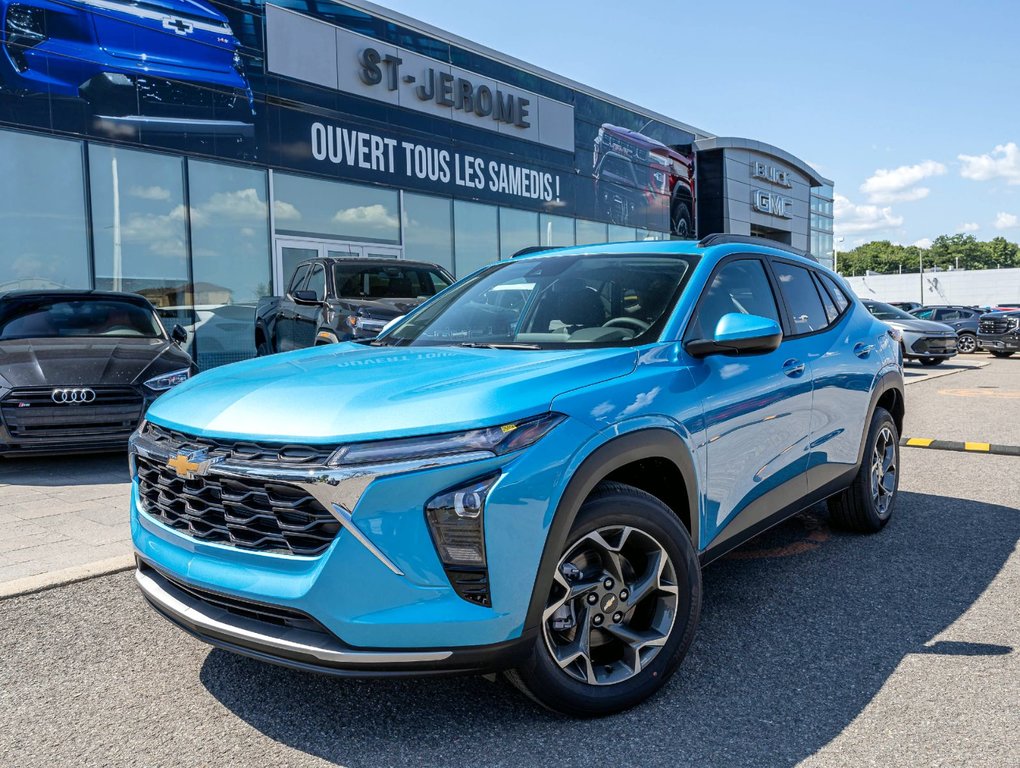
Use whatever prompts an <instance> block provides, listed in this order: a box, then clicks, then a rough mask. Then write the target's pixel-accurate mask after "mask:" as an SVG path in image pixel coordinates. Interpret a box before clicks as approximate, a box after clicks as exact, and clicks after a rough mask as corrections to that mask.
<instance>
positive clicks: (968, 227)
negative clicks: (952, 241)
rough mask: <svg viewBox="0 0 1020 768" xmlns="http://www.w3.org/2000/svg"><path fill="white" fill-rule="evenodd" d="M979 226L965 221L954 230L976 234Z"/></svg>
mask: <svg viewBox="0 0 1020 768" xmlns="http://www.w3.org/2000/svg"><path fill="white" fill-rule="evenodd" d="M979 229H981V226H980V225H979V224H978V223H977V222H976V221H965V222H964V223H963V224H961V225H960V226H958V227H957V228H956V231H957V232H977V231H978V230H979Z"/></svg>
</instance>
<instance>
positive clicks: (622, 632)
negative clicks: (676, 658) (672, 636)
mask: <svg viewBox="0 0 1020 768" xmlns="http://www.w3.org/2000/svg"><path fill="white" fill-rule="evenodd" d="M605 630H606V631H607V632H609V634H611V635H613V636H614V637H616V638H617V639H619V640H622V641H623V642H624V644H626V646H627V647H628V648H630V649H631V650H632V651H634V652H635V653H637V652H639V651H641V649H642V648H648V647H651V646H662V645H665V644H666V635H664V634H662V633H661V632H658V631H656V630H654V629H646V630H635V629H632V628H630V627H628V626H627V625H626V624H607V625H606V626H605Z"/></svg>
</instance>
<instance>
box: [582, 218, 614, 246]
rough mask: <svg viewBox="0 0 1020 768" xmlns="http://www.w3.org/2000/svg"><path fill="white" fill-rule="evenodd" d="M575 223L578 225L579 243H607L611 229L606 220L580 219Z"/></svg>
mask: <svg viewBox="0 0 1020 768" xmlns="http://www.w3.org/2000/svg"><path fill="white" fill-rule="evenodd" d="M575 224H576V226H577V244H578V245H594V244H597V243H605V242H607V241H608V239H609V230H608V228H607V226H606V224H605V223H604V222H601V221H588V220H587V219H578V220H577V221H576V222H575Z"/></svg>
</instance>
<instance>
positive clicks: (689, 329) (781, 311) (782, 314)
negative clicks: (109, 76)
mask: <svg viewBox="0 0 1020 768" xmlns="http://www.w3.org/2000/svg"><path fill="white" fill-rule="evenodd" d="M735 261H757V262H758V263H759V264H761V267H762V270H763V271H764V272H765V279H766V280H767V281H768V284H769V288H770V289H771V290H772V302H773V303H774V304H775V305H776V315H777V316H778V317H779V327H780V329H781V330H782V331H783V339H782V340H783V341H786V339H787V337H788V336H789V334H788V330H789V328H788V322H789V321H788V320H787V315H786V307H785V305H784V304H783V303H782V299H781V298H780V294H779V285H778V283H777V281H776V276H775V275H774V274H773V273H772V265H771V264H769V262H768V257H767V256H766V255H765V254H761V253H731V254H727V255H726V256H724V257H723V258H721V259H720V260H719V262H718V263H717V264H716V265H715V268H714V269H713V270H712V272H711V274H710V275H709V276H708V280H706V281H705V283H704V285H702V287H701V292H700V294H699V295H698V300H697V301H696V302H695V304H694V309H693V310H691V314H690V316H689V317H688V318H687V323H686V325H685V326H684V332H683V333H682V334H681V336H680V343H681V345H686V344H687V343H688V342H690V341H701V340H702V339H700V338H695V336H694V328H695V326H696V325H697V324H698V314H699V313H700V312H701V308H702V305H703V304H704V302H705V299H706V291H707V289H708V287H709V286H710V285H711V284H712V281H713V280H715V278H716V276H717V275H718V274H719V273H720V272H721V271H722V270H724V269H725V268H726V267H727V266H729V265H730V264H732V263H733V262H735ZM780 343H782V342H780Z"/></svg>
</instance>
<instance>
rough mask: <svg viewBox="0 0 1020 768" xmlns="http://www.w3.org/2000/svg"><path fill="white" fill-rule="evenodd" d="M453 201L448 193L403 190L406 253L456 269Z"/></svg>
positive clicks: (413, 257) (411, 256)
mask: <svg viewBox="0 0 1020 768" xmlns="http://www.w3.org/2000/svg"><path fill="white" fill-rule="evenodd" d="M452 205H453V203H452V201H451V200H450V199H449V198H446V197H433V196H432V195H416V194H414V193H412V192H405V193H404V210H403V217H404V257H405V258H408V259H414V260H416V261H427V262H430V263H432V264H438V265H439V266H441V267H445V268H446V269H448V270H450V271H453V231H452V227H453V220H452V213H451V207H452Z"/></svg>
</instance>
